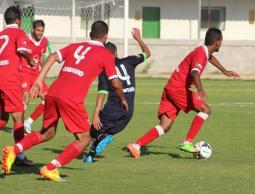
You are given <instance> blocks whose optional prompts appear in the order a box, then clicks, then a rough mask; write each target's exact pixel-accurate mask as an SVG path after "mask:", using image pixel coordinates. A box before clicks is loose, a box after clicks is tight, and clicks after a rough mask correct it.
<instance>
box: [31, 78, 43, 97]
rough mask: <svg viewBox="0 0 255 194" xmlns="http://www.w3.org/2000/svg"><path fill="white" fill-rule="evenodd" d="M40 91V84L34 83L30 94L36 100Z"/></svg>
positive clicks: (38, 82)
mask: <svg viewBox="0 0 255 194" xmlns="http://www.w3.org/2000/svg"><path fill="white" fill-rule="evenodd" d="M41 90H42V82H40V81H36V82H35V83H34V85H33V86H32V88H31V90H30V94H31V96H32V97H33V98H37V97H38V95H39V93H40V92H41Z"/></svg>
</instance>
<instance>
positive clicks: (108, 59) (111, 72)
mask: <svg viewBox="0 0 255 194" xmlns="http://www.w3.org/2000/svg"><path fill="white" fill-rule="evenodd" d="M104 56H105V57H104V58H103V64H104V65H103V66H104V67H103V68H104V71H105V74H106V76H107V78H108V80H112V79H114V78H118V76H117V73H116V69H115V63H114V58H113V55H112V54H111V53H110V52H108V51H107V52H106V55H104Z"/></svg>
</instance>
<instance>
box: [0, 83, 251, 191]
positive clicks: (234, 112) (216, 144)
mask: <svg viewBox="0 0 255 194" xmlns="http://www.w3.org/2000/svg"><path fill="white" fill-rule="evenodd" d="M165 83H166V79H156V78H138V79H137V94H136V106H135V114H134V117H133V120H132V121H131V122H130V124H129V125H128V127H127V128H126V129H125V130H124V131H123V132H122V133H120V134H118V135H116V136H115V139H114V141H113V142H112V144H110V145H109V146H108V148H107V149H106V151H105V152H104V153H102V154H101V155H100V158H97V159H96V160H97V162H95V163H94V164H92V165H87V164H84V163H82V162H81V158H82V157H80V158H79V159H76V160H74V161H73V162H72V163H70V164H69V165H67V166H65V167H63V168H62V169H60V173H61V175H64V176H65V178H66V179H67V182H64V183H56V182H49V181H45V180H43V179H41V178H40V176H39V175H38V169H39V167H41V166H42V165H44V164H45V163H47V162H49V161H51V160H52V159H53V158H54V157H55V156H56V155H57V154H58V153H59V152H60V151H61V150H63V148H64V147H65V146H66V145H67V144H69V143H70V142H72V141H73V136H72V135H71V134H69V133H68V132H67V131H66V130H65V128H64V126H63V124H62V123H60V125H59V128H58V132H57V136H56V137H55V139H54V140H52V141H50V142H47V143H44V144H41V145H39V146H37V147H34V148H33V149H31V150H29V151H28V152H27V155H28V156H29V158H31V159H33V160H34V161H36V162H37V166H36V167H34V168H17V167H15V168H13V171H14V172H13V173H12V174H11V175H9V176H5V177H4V176H0V193H1V194H5V193H6V194H13V193H20V194H22V193H24V194H30V193H31V194H32V193H33V194H34V193H40V194H43V193H47V194H48V193H50V194H55V193H67V194H70V193H73V194H78V193H155V194H158V193H177V194H178V193H194V194H207V193H208V194H209V193H215V194H216V193H217V194H219V193H229V194H233V193H238V194H239V193H243V194H250V193H255V184H254V180H255V178H254V177H255V152H254V149H255V146H254V145H255V143H254V138H255V127H254V115H255V98H254V97H255V87H254V85H255V81H238V80H231V81H230V80H221V81H220V80H203V83H204V88H205V89H206V91H207V93H208V98H207V102H208V104H209V105H210V106H211V108H212V115H211V117H210V118H209V119H208V120H207V122H206V123H205V125H204V126H203V128H202V130H201V132H200V133H199V136H198V137H197V138H196V141H199V140H206V141H208V142H209V143H210V144H211V145H212V147H213V155H212V157H211V158H210V159H209V160H195V159H192V157H191V155H190V154H188V153H183V152H181V151H179V150H178V149H177V146H178V145H179V144H180V142H181V141H182V140H183V138H184V137H185V135H186V133H187V130H188V128H189V126H190V123H191V121H192V118H193V117H194V115H195V114H194V113H190V114H184V113H181V114H180V115H179V117H178V118H177V120H176V122H175V124H174V125H173V128H172V129H171V131H170V132H169V133H168V134H166V135H164V136H162V137H161V138H159V139H157V140H156V141H154V142H153V143H151V144H150V145H148V146H146V147H145V149H144V156H143V157H142V158H140V159H139V160H135V159H133V158H131V157H129V155H128V154H127V152H125V151H123V147H124V146H126V145H127V144H128V143H129V142H133V141H135V140H136V139H137V138H138V137H139V136H141V135H142V134H144V133H145V132H146V131H147V130H148V129H150V128H151V127H153V126H155V125H156V124H157V123H158V120H157V108H158V103H159V101H160V96H161V92H162V89H163V87H164V85H165ZM95 95H96V85H93V86H92V88H91V90H90V94H89V95H88V97H87V100H86V108H87V110H88V111H89V113H90V115H91V113H92V111H93V106H94V102H95ZM35 102H37V101H31V104H30V106H29V109H28V113H29V112H31V111H32V110H33V108H34V107H35V104H36V103H35ZM28 113H27V114H28ZM40 125H41V120H38V121H37V122H36V123H35V125H34V128H36V129H40ZM11 126H12V122H9V123H8V127H11ZM12 142H13V140H12V136H11V134H10V133H9V132H8V130H6V131H1V132H0V146H1V148H2V147H3V146H4V145H6V144H11V143H12Z"/></svg>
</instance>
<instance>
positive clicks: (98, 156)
mask: <svg viewBox="0 0 255 194" xmlns="http://www.w3.org/2000/svg"><path fill="white" fill-rule="evenodd" d="M64 149H65V147H63V150H64ZM43 150H46V151H51V152H52V153H55V154H60V153H61V152H62V151H63V150H61V149H55V148H43ZM86 154H87V153H86V152H83V153H81V154H80V155H79V156H78V157H77V158H76V159H77V160H83V159H84V156H85V155H86ZM97 158H98V159H100V158H104V156H102V155H96V157H95V159H97ZM97 161H98V160H94V162H97ZM63 168H67V169H68V167H63ZM78 170H81V169H78Z"/></svg>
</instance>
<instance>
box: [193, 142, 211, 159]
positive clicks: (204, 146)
mask: <svg viewBox="0 0 255 194" xmlns="http://www.w3.org/2000/svg"><path fill="white" fill-rule="evenodd" d="M195 148H196V150H197V153H196V154H194V157H195V158H198V159H208V158H210V157H211V155H212V146H211V145H210V144H209V143H207V142H206V141H200V142H197V143H196V144H195Z"/></svg>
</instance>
